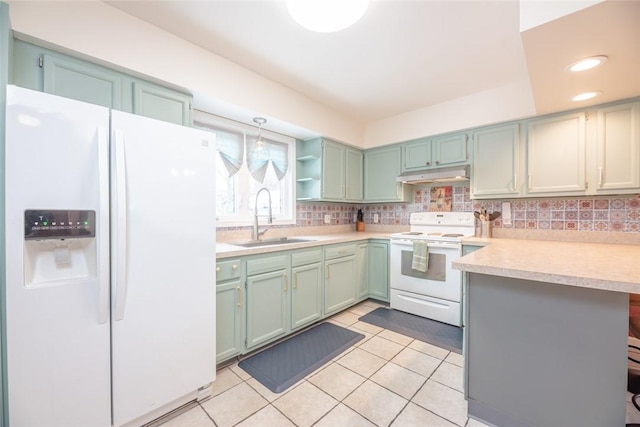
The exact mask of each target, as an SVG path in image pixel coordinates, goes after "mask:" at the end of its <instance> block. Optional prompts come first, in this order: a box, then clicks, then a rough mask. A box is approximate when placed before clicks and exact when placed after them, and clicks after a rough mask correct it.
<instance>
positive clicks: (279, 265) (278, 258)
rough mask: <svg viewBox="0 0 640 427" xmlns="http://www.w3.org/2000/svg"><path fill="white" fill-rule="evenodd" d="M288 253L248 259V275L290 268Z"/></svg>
mask: <svg viewBox="0 0 640 427" xmlns="http://www.w3.org/2000/svg"><path fill="white" fill-rule="evenodd" d="M288 266H289V265H288V263H287V255H272V256H265V257H260V258H252V259H248V260H247V276H252V275H254V274H262V273H268V272H270V271H277V270H283V269H285V268H288Z"/></svg>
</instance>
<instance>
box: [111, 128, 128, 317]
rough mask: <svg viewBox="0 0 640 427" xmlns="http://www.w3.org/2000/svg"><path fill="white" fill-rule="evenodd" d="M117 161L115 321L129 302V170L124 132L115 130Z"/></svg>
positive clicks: (122, 315) (122, 313)
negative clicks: (126, 161)
mask: <svg viewBox="0 0 640 427" xmlns="http://www.w3.org/2000/svg"><path fill="white" fill-rule="evenodd" d="M114 134H115V146H114V148H115V162H116V165H115V166H116V179H115V181H116V200H117V202H116V206H117V207H116V209H117V213H116V218H117V219H116V221H117V224H116V234H117V238H116V242H115V245H116V253H117V258H116V265H115V270H116V275H115V280H116V283H115V293H116V295H115V301H116V307H115V321H119V320H122V319H124V309H125V306H126V302H127V175H126V173H127V171H126V164H125V151H124V134H123V132H122V131H120V130H115V132H114Z"/></svg>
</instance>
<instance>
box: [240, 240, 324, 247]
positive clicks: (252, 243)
mask: <svg viewBox="0 0 640 427" xmlns="http://www.w3.org/2000/svg"><path fill="white" fill-rule="evenodd" d="M311 241H312V240H309V239H289V238H287V237H280V238H274V239H262V240H248V241H244V242H231V243H230V244H232V245H234V246H242V247H243V248H256V247H259V246H275V245H288V244H291V243H302V242H311Z"/></svg>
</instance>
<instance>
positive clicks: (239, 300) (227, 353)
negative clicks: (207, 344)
mask: <svg viewBox="0 0 640 427" xmlns="http://www.w3.org/2000/svg"><path fill="white" fill-rule="evenodd" d="M243 289H244V283H243V282H242V281H241V280H236V281H231V282H228V283H223V284H219V285H217V286H216V361H217V362H222V361H223V360H227V359H229V358H231V357H233V356H237V355H238V354H240V353H242V320H243V318H244V298H243V296H244V293H243Z"/></svg>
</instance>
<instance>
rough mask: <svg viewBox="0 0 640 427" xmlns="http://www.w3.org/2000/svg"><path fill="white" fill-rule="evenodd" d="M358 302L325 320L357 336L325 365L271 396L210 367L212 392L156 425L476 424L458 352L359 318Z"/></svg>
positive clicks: (243, 376) (363, 307)
mask: <svg viewBox="0 0 640 427" xmlns="http://www.w3.org/2000/svg"><path fill="white" fill-rule="evenodd" d="M377 307H380V305H379V304H377V303H375V302H373V301H365V302H363V303H361V304H358V305H356V306H354V307H352V308H350V309H348V310H347V311H344V312H342V313H339V314H337V315H336V316H333V317H332V318H331V319H330V321H331V322H334V323H336V324H337V325H340V326H344V327H348V328H349V329H353V330H355V331H357V332H359V333H362V334H363V335H365V338H364V339H363V340H361V341H359V342H358V343H356V345H354V346H353V347H351V348H350V349H348V350H347V351H345V352H344V353H342V354H341V355H339V356H338V357H336V358H335V359H334V360H333V361H332V362H330V363H328V364H326V365H324V366H323V367H322V368H320V369H319V370H317V371H315V372H313V373H312V374H310V375H308V376H307V377H306V378H304V379H303V380H301V381H299V382H298V383H297V384H295V385H294V386H292V387H290V388H289V389H287V390H286V391H284V392H282V393H280V394H275V393H272V392H271V391H269V390H268V389H267V388H265V387H264V386H263V385H261V384H260V383H259V382H258V381H256V380H255V379H254V378H252V377H251V376H250V375H249V374H247V373H246V372H244V371H243V370H242V369H240V368H239V367H238V366H237V364H234V365H231V366H228V367H226V368H223V369H221V370H219V371H218V374H217V379H216V381H215V383H214V386H213V397H212V398H211V399H209V400H207V401H205V402H202V404H200V405H198V406H196V407H194V408H193V409H191V410H190V411H188V412H186V413H184V414H182V415H180V416H178V417H176V418H174V419H172V420H170V421H168V422H166V423H165V424H163V427H213V426H216V427H231V426H242V427H280V426H282V427H285V426H299V427H307V426H316V427H342V426H344V427H358V426H363V427H365V426H394V427H398V426H401V427H410V426H421V427H424V426H429V427H431V426H433V427H440V426H442V427H455V426H462V427H466V426H468V427H476V426H484V424H482V423H480V422H477V421H475V420H470V419H468V418H467V404H466V401H465V400H464V396H463V393H462V356H460V355H459V354H456V353H451V352H449V351H448V350H444V349H442V348H439V347H435V346H433V345H430V344H426V343H423V342H421V341H417V340H414V339H413V338H409V337H406V336H404V335H400V334H397V333H395V332H392V331H389V330H386V329H382V328H379V327H377V326H373V325H370V324H368V323H363V322H359V321H358V318H359V317H360V316H362V315H364V314H366V313H368V312H369V311H371V310H374V309H376V308H377Z"/></svg>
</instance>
